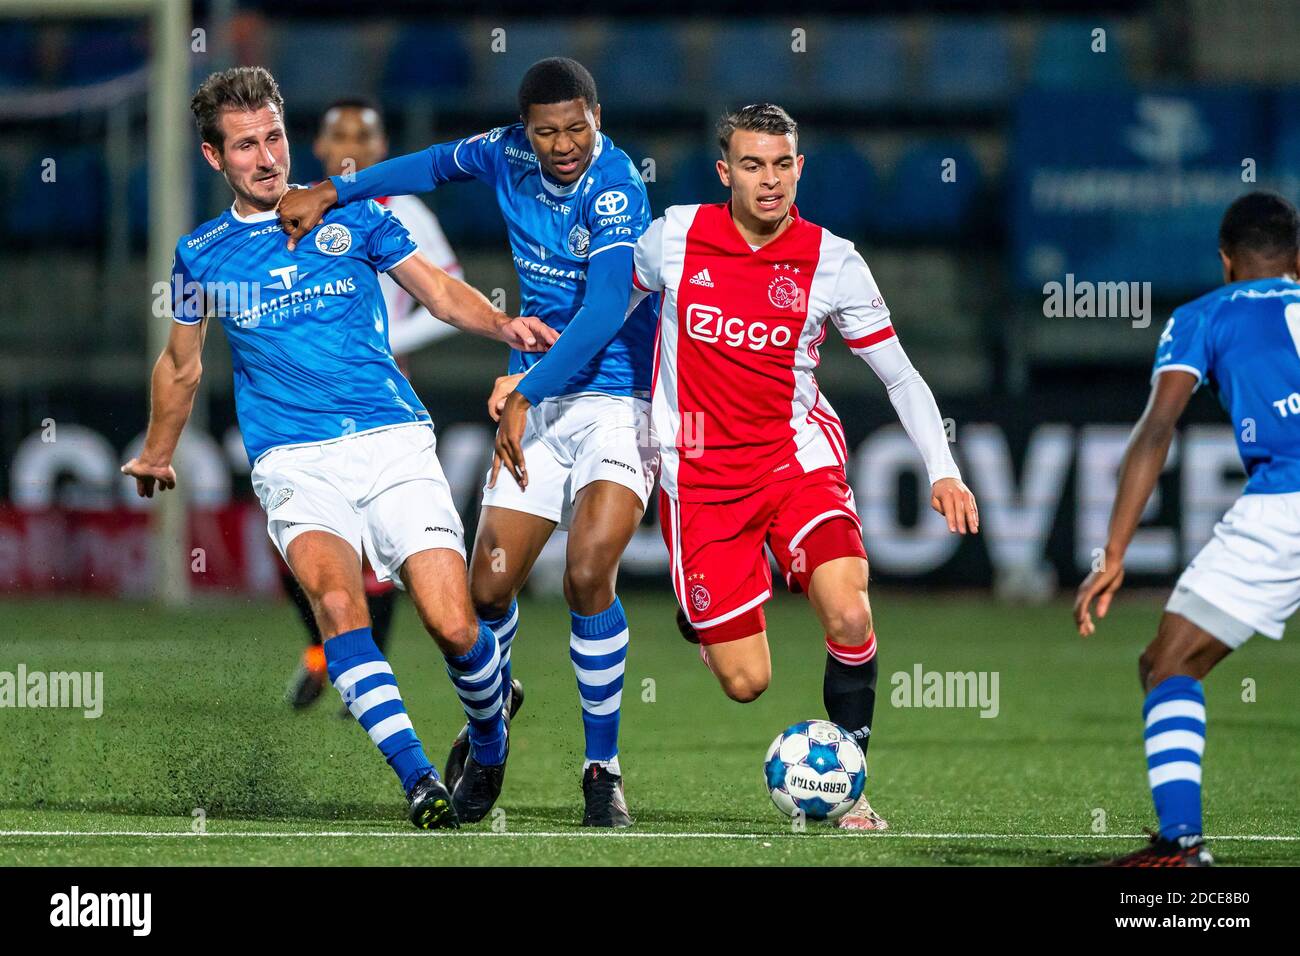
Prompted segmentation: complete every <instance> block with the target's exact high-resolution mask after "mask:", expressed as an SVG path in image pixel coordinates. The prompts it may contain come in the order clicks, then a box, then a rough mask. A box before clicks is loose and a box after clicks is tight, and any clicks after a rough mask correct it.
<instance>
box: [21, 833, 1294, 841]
mask: <svg viewBox="0 0 1300 956" xmlns="http://www.w3.org/2000/svg"><path fill="white" fill-rule="evenodd" d="M864 835H865V836H868V838H870V839H895V840H899V839H903V840H1053V841H1060V840H1142V839H1146V838H1147V836H1146V834H1143V833H901V832H897V831H885V832H883V833H871V834H862V833H850V832H840V831H828V832H822V833H649V832H644V831H633V832H625V833H616V832H590V833H582V832H575V831H571V830H556V831H545V830H534V831H518V832H511V831H506V832H496V831H493V830H484V831H482V832H474V831H466V832H464V833H451V832H448V831H439V832H428V831H419V830H373V831H367V830H315V831H313V830H286V831H283V832H280V831H275V830H218V831H213V832H207V833H194V832H192V831H189V830H0V838H4V837H73V838H81V837H143V838H147V839H154V838H164V839H166V838H177V837H179V838H182V839H183V838H186V837H192V838H197V839H209V838H212V837H250V838H255V839H294V840H301V839H321V838H328V839H352V838H360V839H366V838H375V839H393V838H397V839H406V838H412V837H414V838H416V839H426V838H429V837H448V838H459V839H469V838H473V837H493V838H500V837H508V838H516V839H518V838H525V839H532V838H542V839H598V840H631V839H637V840H771V839H773V838H777V839H786V838H790V839H794V838H799V839H802V838H806V837H819V838H822V839H826V838H831V839H841V840H852V839H860V838H862V837H863V836H864ZM1223 840H1240V841H1243V842H1247V843H1253V842H1277V843H1295V842H1300V836H1289V835H1279V834H1261V835H1257V836H1243V835H1237V834H1231V835H1225V836H1211V837H1210V842H1212V843H1214V842H1219V841H1223Z"/></svg>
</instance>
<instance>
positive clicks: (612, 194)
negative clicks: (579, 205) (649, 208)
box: [592, 189, 627, 216]
mask: <svg viewBox="0 0 1300 956" xmlns="http://www.w3.org/2000/svg"><path fill="white" fill-rule="evenodd" d="M592 208H593V209H595V210H596V215H598V216H617V215H618V214H619V213H621V212H622V211H623V210H624V209H626V208H627V193H625V192H622V191H620V190H618V189H611V190H609V192H604V193H601V194H600V195H599V196H597V197H596V200H595V202H593V203H592Z"/></svg>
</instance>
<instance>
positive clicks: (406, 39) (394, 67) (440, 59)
mask: <svg viewBox="0 0 1300 956" xmlns="http://www.w3.org/2000/svg"><path fill="white" fill-rule="evenodd" d="M471 76H472V63H471V61H470V54H469V50H468V48H467V47H466V44H465V37H464V35H463V34H462V33H461V32H460V31H459V30H456V29H451V28H449V27H448V26H447V25H446V24H439V23H427V24H420V25H418V26H404V27H402V29H401V30H399V31H397V36H396V39H395V40H394V42H393V45H392V47H391V48H390V49H389V51H388V57H387V63H386V64H385V66H384V78H383V84H382V93H383V100H384V102H385V103H398V104H400V103H401V102H402V101H404V100H406V99H409V98H413V97H421V96H424V97H428V96H432V97H433V98H435V99H439V98H443V97H449V96H458V95H460V94H462V93H464V91H465V90H467V89H468V88H469V84H470V78H471Z"/></svg>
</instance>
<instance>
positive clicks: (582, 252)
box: [569, 226, 591, 259]
mask: <svg viewBox="0 0 1300 956" xmlns="http://www.w3.org/2000/svg"><path fill="white" fill-rule="evenodd" d="M590 248H591V233H590V232H588V231H587V229H586V227H585V226H574V227H573V228H572V229H570V230H569V251H570V252H572V253H573V254H574V255H575V256H577V257H578V258H579V259H585V258H587V250H588V249H590Z"/></svg>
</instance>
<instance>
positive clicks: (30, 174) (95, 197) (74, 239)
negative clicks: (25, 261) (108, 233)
mask: <svg viewBox="0 0 1300 956" xmlns="http://www.w3.org/2000/svg"><path fill="white" fill-rule="evenodd" d="M47 158H49V159H53V160H54V162H55V166H54V174H55V177H56V179H55V181H54V182H52V183H50V182H45V181H43V180H42V178H41V175H42V172H43V171H44V169H45V168H46V167H45V160H46V159H47ZM15 186H16V188H15V193H16V196H15V202H13V203H12V204H11V205H10V206H9V207H8V209H7V210H6V225H7V229H6V232H7V233H8V238H9V239H10V240H11V241H16V242H19V243H23V242H27V241H41V242H52V243H58V244H62V245H87V246H93V245H95V244H96V243H98V242H100V241H101V238H102V235H101V234H102V229H103V216H104V206H105V194H104V161H103V157H102V155H101V153H100V151H99V150H98V149H96V148H93V147H75V148H70V149H66V150H52V151H50V152H49V153H48V155H34V156H32V157H31V159H30V160H29V161H28V162H26V163H25V164H23V166H22V167H21V169H20V171H19V173H18V176H17V181H16V184H15Z"/></svg>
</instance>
